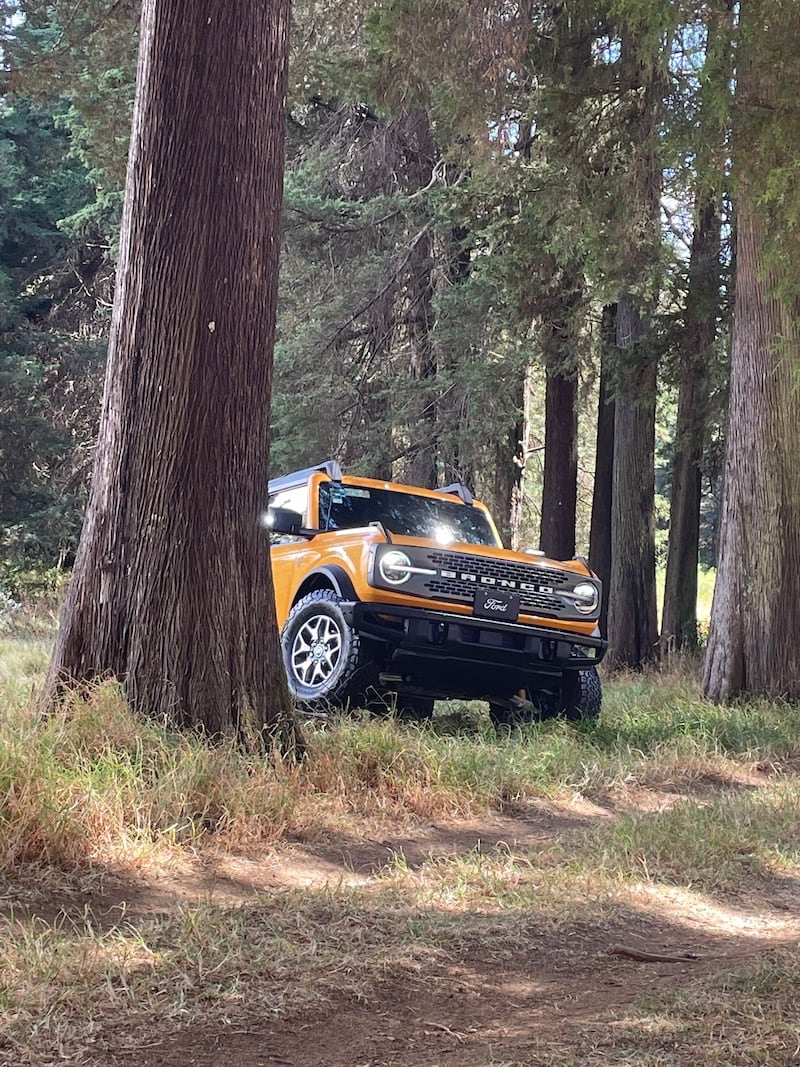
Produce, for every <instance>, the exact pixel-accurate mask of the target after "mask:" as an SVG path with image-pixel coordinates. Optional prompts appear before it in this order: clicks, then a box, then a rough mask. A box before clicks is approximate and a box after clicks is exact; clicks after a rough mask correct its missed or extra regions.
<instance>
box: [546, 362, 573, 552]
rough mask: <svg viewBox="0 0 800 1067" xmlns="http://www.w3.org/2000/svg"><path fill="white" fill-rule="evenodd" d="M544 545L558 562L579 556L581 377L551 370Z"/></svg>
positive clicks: (548, 383)
mask: <svg viewBox="0 0 800 1067" xmlns="http://www.w3.org/2000/svg"><path fill="white" fill-rule="evenodd" d="M544 425H545V429H544V484H543V487H542V523H541V535H540V539H539V542H540V545H541V547H542V548H543V549H544V551H545V552H546V553H547V555H548V556H551V557H552V558H554V559H571V558H572V556H574V554H575V513H576V509H577V499H578V376H577V373H576V372H575V371H574V370H573V371H572V372H569V371H568V372H564V371H563V370H562V369H561V368H560V367H548V368H547V384H546V386H545V424H544Z"/></svg>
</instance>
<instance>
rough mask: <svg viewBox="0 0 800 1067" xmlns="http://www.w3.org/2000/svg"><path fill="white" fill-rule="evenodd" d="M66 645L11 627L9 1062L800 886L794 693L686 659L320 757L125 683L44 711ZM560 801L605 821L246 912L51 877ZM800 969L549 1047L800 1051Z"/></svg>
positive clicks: (682, 1001)
mask: <svg viewBox="0 0 800 1067" xmlns="http://www.w3.org/2000/svg"><path fill="white" fill-rule="evenodd" d="M45 658H46V646H44V645H42V644H40V643H38V642H30V641H26V642H21V641H16V642H5V643H4V644H3V645H2V647H0V664H1V665H2V666H0V880H1V881H2V885H3V886H4V891H3V892H4V899H3V903H4V908H3V911H2V915H3V917H2V919H1V920H0V922H1V923H2V926H3V929H2V930H0V1062H8V1063H9V1064H10V1063H15V1064H16V1063H19V1064H26V1063H27V1064H46V1063H50V1062H57V1061H60V1062H71V1063H75V1064H80V1063H85V1064H100V1063H104V1062H107V1059H104V1057H106V1056H107V1051H108V1048H109V1047H110V1046H109V1042H111V1041H112V1038H113V1041H114V1043H115V1044H116V1046H117V1048H118V1049H119V1048H124V1047H125V1045H126V1043H129V1044H130V1046H131V1047H132V1048H133V1047H137V1042H139V1043H141V1040H142V1039H141V1034H142V1031H143V1030H145V1031H146V1032H147V1033H148V1034H151V1035H152V1036H153V1040H156V1039H157V1038H158V1036H159V1035H160V1034H164V1033H166V1032H168V1031H169V1030H171V1029H174V1028H175V1027H181V1026H190V1025H191V1024H192V1022H193V1021H196V1020H200V1019H202V1020H204V1021H205V1023H207V1024H208V1025H209V1026H214V1025H219V1026H220V1027H224V1026H225V1025H226V1023H225V1020H230V1019H232V1018H234V1019H243V1018H256V1017H258V1018H261V1019H263V1018H266V1017H270V1018H272V1017H275V1018H277V1017H282V1016H286V1015H291V1014H292V1013H297V1012H298V1011H304V1010H316V1009H318V1008H319V1006H320V1005H321V1004H324V1003H325V1002H327V1001H328V1000H331V999H337V998H341V997H352V998H357V997H373V996H375V995H376V993H375V991H376V990H378V989H380V988H381V985H382V983H385V982H387V981H389V980H390V979H391V981H397V980H398V977H402V976H405V977H406V978H407V979H408V980H409V981H413V980H414V979H415V976H421V975H422V974H424V973H426V972H429V971H439V972H442V973H444V972H445V971H446V970H447V967H448V966H450V965H451V964H452V961H453V960H455V959H460V958H462V957H463V956H464V955H465V954H472V955H474V956H475V957H476V958H478V959H481V960H483V959H486V960H490V959H498V958H504V959H508V960H513V959H514V958H515V953H516V954H518V953H519V946H520V943H521V942H522V941H525V939H529V940H530V939H538V942H539V943H541V944H542V945H544V944H545V943H546V942H547V939H548V938H552V939H553V944H554V945H555V946H559V945H563V944H565V943H566V944H570V945H572V946H578V947H577V948H575V951H578V950H579V949H580V946H581V945H582V944H583V943H584V941H585V942H586V948H585V958H586V960H591V958H592V957H593V954H594V955H596V953H597V951H598V944H597V941H598V939H600V942H601V946H602V943H607V942H608V937H609V936H610V935H611V932H613V931H614V930H618V929H622V930H625V929H627V925H629V924H631V923H633V924H634V925H635V923H636V922H644V921H645V920H647V921H650V919H649V918H648V917H652V916H653V915H655V913H656V910H657V909H656V907H655V905H654V903H653V902H654V901H655V900H656V897H657V896H659V897H660V903H659V907H663V906H664V900H666V899H672V900H675V899H678V897H679V896H680V899H681V900H682V901H683V904H682V907H683V913H682V916H681V917H676V916H673V918H674V921H675V922H676V923H680V922H686V923H688V922H689V919H688V918H687V916H690V915H691V913H692V910H693V909H698V908H707V909H711V908H712V906H713V907H714V908H716V909H717V913H719V914H721V915H722V914H723V913H726V912H725V909H728V910H729V912H730V914H733V910H735V908H737V907H738V908H741V907H744V904H745V903H746V904H747V907H748V908H750V909H751V910H756V911H757V910H758V909H759V908H763V909H764V910H765V912H766V911H768V910H769V908H770V907H771V904H770V903H769V902H770V901H771V900H774V899H775V897H776V894H777V895H780V893H781V892H783V893H787V894H788V895H789V896H790V897H791V899H792V900H793V901H794V902H797V900H798V899H800V895H799V894H798V889H797V885H798V881H799V880H800V846H798V842H799V841H800V779H798V774H797V771H798V767H800V722H798V717H797V716H796V715H794V714H792V713H791V711H790V710H789V709H787V708H786V707H784V706H782V705H780V704H777V703H769V702H753V703H749V704H742V705H740V706H737V707H733V708H725V709H721V708H716V707H713V706H711V705H708V704H706V703H705V702H704V701H702V700H701V699H700V697H699V694H698V692H697V685H696V681H695V680H694V678H693V677H692V675H691V673H690V672H689V671H687V670H683V671H681V672H677V673H675V674H673V675H672V676H670V677H668V678H665V677H664V676H660V677H655V676H653V677H647V676H645V677H636V678H628V679H620V680H618V681H616V682H615V683H614V684H613V685H611V686H609V687H608V689H607V698H606V707H605V710H604V712H603V716H602V717H601V720H600V722H599V723H598V724H596V725H593V726H587V727H585V728H580V729H578V730H575V729H573V728H570V727H567V726H564V725H562V724H558V723H549V724H545V725H543V726H540V727H533V728H531V729H530V730H528V731H524V732H521V733H520V734H519V735H516V736H512V737H503V738H497V737H495V736H494V734H493V733H492V732H491V730H490V728H489V725H488V721H487V717H486V715H485V711H480V710H479V709H476V708H459V707H455V708H450V709H441V710H440V714H439V716H437V719H436V720H435V722H434V723H433V724H432V725H431V726H429V727H424V728H416V727H413V726H403V725H399V724H397V723H395V722H392V721H380V720H377V721H365V722H355V721H349V720H343V721H341V722H338V723H336V724H334V725H333V726H332V727H330V728H325V727H318V726H310V727H309V731H308V733H309V758H308V759H307V760H306V761H305V762H304V763H302V764H300V765H291V764H285V763H283V762H282V761H281V760H280V759H279V758H277V757H275V756H271V757H267V758H262V757H257V756H255V755H253V754H252V753H249V752H246V751H244V750H242V749H241V748H239V747H237V746H236V745H234V744H219V745H215V746H210V745H207V744H204V743H203V742H202V741H200V740H199V739H197V738H188V737H186V736H182V735H175V734H173V733H171V732H170V731H168V730H166V729H165V728H164V727H163V725H161V724H159V723H155V722H150V721H141V720H140V719H138V718H137V717H136V716H134V715H132V714H131V713H130V711H129V710H128V708H127V707H126V705H125V703H124V701H123V700H122V698H121V695H120V693H119V692H118V691H117V689H116V688H115V687H114V686H112V685H103V686H99V687H97V689H96V690H95V691H94V692H93V693H92V694H91V696H90V698H89V699H86V700H81V699H77V698H76V699H74V700H73V701H72V702H71V703H70V704H69V705H68V706H66V707H65V708H63V709H61V710H60V711H59V712H58V713H57V714H54V715H53V716H51V717H50V718H48V719H46V720H42V719H40V718H39V717H38V716H37V715H36V714H35V713H34V711H33V706H32V704H31V703H30V693H31V689H32V687H35V685H36V684H37V679H38V678H39V677H40V674H41V671H42V669H43V667H44V664H45ZM543 801H546V802H547V804H549V805H550V806H551V807H558V808H561V809H563V810H574V811H577V810H580V811H582V812H584V813H585V812H586V811H589V812H591V811H594V810H595V809H596V810H597V812H598V813H601V814H602V818H591V817H588V816H586V817H585V819H584V823H585V825H584V826H583V827H582V828H579V829H573V830H570V832H569V833H568V834H567V833H557V832H556V833H553V834H551V835H550V836H549V838H548V839H547V840H546V841H545V842H544V843H543V844H542V846H541V847H533V846H531V847H529V848H520V847H507V848H498V849H494V850H490V851H488V852H487V851H483V850H480V849H473V850H471V851H468V852H466V853H464V854H455V855H452V856H447V857H440V858H430V859H428V860H427V861H422V862H417V863H415V864H413V865H412V864H409V863H408V862H407V861H406V859H405V857H404V856H403V855H402V853H401V852H398V854H397V856H396V857H395V860H394V862H393V864H391V865H390V868H389V869H388V870H386V871H384V872H383V873H382V874H381V875H380V877H374V878H373V879H372V880H371V881H370V882H369V884H367V885H364V886H361V887H356V888H353V887H349V888H348V887H347V886H345V885H344V884H341V885H335V886H332V887H327V888H326V887H321V888H317V889H314V890H306V891H304V892H303V893H298V892H293V891H283V890H282V891H275V892H272V893H271V894H270V895H269V897H263V898H261V899H259V900H258V902H256V903H254V904H247V905H246V906H243V907H237V908H232V907H225V906H222V905H217V904H214V903H212V902H210V901H206V902H203V903H198V904H196V905H195V906H192V907H187V906H180V907H178V906H176V907H173V908H171V909H170V910H169V912H168V913H166V914H159V915H152V914H151V915H148V914H144V913H141V912H139V913H135V912H134V911H132V910H130V909H128V910H127V911H126V910H125V909H124V908H122V909H120V911H119V912H114V913H112V914H111V915H109V914H107V913H102V914H101V913H100V912H99V911H97V909H95V911H93V910H92V908H91V907H88V908H87V909H86V910H85V911H81V909H80V908H77V909H76V908H74V907H73V908H68V909H67V912H64V911H60V910H59V908H58V907H57V906H56V907H52V908H51V909H50V911H48V910H47V902H48V900H49V899H50V898H51V897H53V895H56V896H58V899H60V900H61V901H63V900H64V899H67V898H68V894H69V893H72V895H73V897H76V896H77V895H78V894H79V892H80V893H83V894H85V893H87V892H88V893H92V892H97V891H99V890H100V889H101V888H102V883H103V879H107V878H108V877H109V872H111V873H112V874H115V875H117V876H118V875H120V874H126V873H127V875H128V876H130V875H131V873H132V872H137V871H140V872H145V873H146V872H147V871H148V870H154V869H155V868H156V866H159V867H162V868H164V867H167V868H168V867H169V866H170V865H172V866H177V865H179V864H180V863H181V862H184V861H185V862H190V861H194V860H196V859H197V857H199V858H200V859H201V860H202V858H203V857H204V856H211V855H213V854H215V853H219V852H227V853H235V854H247V855H249V856H256V857H257V856H259V855H264V854H265V853H267V852H268V851H269V850H270V849H271V848H273V847H275V846H276V844H277V843H279V842H280V841H282V840H286V839H287V838H291V839H294V840H297V839H301V840H303V839H305V840H309V839H317V840H324V839H325V836H326V834H331V833H336V834H339V835H347V836H348V837H349V838H351V839H358V838H360V837H362V836H363V835H364V834H367V833H376V832H378V831H380V833H381V834H382V835H383V836H385V837H389V838H391V837H392V836H398V835H400V834H401V833H402V832H403V831H405V830H407V829H408V828H409V827H410V826H412V825H413V824H414V822H415V821H419V820H423V821H424V820H443V819H450V818H461V817H467V816H471V817H473V818H474V817H476V816H479V815H482V814H485V813H487V812H491V811H497V810H502V809H504V808H505V809H507V810H508V809H510V810H516V809H518V808H523V809H524V807H525V805H527V804H531V803H533V802H543ZM65 894H66V896H65ZM670 894H672V897H670ZM681 895H682V896H681ZM37 908H38V910H39V912H40V914H42V915H43V916H44V917H43V918H36V917H35V912H36V910H37ZM67 914H68V915H69V917H67ZM790 918H791V916H789V917H788V918H787V920H786V921H787V923H788V922H789V919H790ZM724 921H725V920H724V917H723V918H721V919H719V923H720V929H722V926H723V925H724ZM771 921H772V920H771ZM774 923H775V924H777V925H775V929H776V930H777V929H778V928H779V926H780V921H779V919H774ZM787 928H788V927H787ZM718 933H719V931H718ZM715 936H716V935H715ZM776 936H777V935H776ZM553 951H557V948H554V950H553ZM580 951H584V950H583V949H580ZM759 951H761V952H763V946H762V948H761V949H759ZM587 966H588V964H587ZM704 982H706V984H704ZM799 986H800V960H798V957H797V954H796V953H794V952H792V951H790V950H788V949H783V950H780V951H778V950H776V951H771V952H770V953H769V954H768V955H766V956H764V957H763V958H760V959H756V960H754V961H752V963H748V962H747V961H745V963H743V964H742V966H739V967H737V968H736V970H735V972H734V970H733V969H732V966H731V965H730V963H726V964H725V966H724V967H722V969H721V970H720V973H719V974H718V975H717V977H716V978H715V979H714V980H713V982H712V981H710V980H708V981H707V980H705V979H703V980H700V981H699V984H697V985H696V986H692V987H690V988H689V990H688V992H686V993H681V994H678V995H675V996H673V997H671V998H669V997H668V998H666V999H662V1000H659V1001H658V1002H647V1003H644V1004H642V1005H640V1006H639V1007H638V1008H636V1009H635V1010H633V1009H632V1010H631V1012H630V1013H629V1014H627V1015H626V1016H624V1017H618V1018H616V1019H615V1020H609V1019H605V1020H604V1022H603V1026H602V1028H601V1029H600V1030H598V1029H597V1027H596V1026H595V1027H594V1028H593V1027H592V1026H585V1027H581V1026H578V1027H575V1028H574V1033H573V1034H572V1036H571V1037H570V1040H569V1042H568V1045H565V1046H564V1047H563V1048H561V1049H560V1050H559V1051H558V1054H557V1055H556V1053H553V1057H552V1058H550V1059H548V1058H547V1057H548V1056H549V1055H550V1054H549V1053H548V1052H547V1050H542V1052H541V1055H540V1056H539V1059H538V1060H537V1062H541V1063H543V1064H545V1063H552V1064H556V1063H559V1064H566V1063H572V1062H575V1063H578V1062H581V1063H588V1064H589V1065H590V1067H591V1065H592V1064H595V1063H596V1064H600V1063H601V1062H603V1063H605V1062H615V1063H636V1064H640V1065H644V1064H651V1063H652V1064H654V1065H655V1064H659V1065H661V1064H665V1065H666V1064H677V1065H680V1067H689V1065H690V1064H691V1065H693V1064H717V1063H719V1064H722V1063H734V1064H739V1063H741V1064H748V1065H749V1064H751V1063H752V1064H756V1063H770V1064H772V1063H775V1064H778V1063H791V1062H794V1061H793V1060H792V1059H791V1055H796V1053H795V1052H793V1051H792V1049H791V1048H790V1046H791V1045H792V1040H791V1034H792V1032H793V1028H794V1032H797V1027H798V1021H799V1020H798V1017H797V1009H796V1008H795V1005H796V1003H797V993H798V987H799ZM746 1032H753V1033H755V1034H756V1036H757V1040H758V1042H760V1047H762V1048H763V1049H764V1050H765V1051H764V1052H763V1055H762V1058H761V1059H759V1058H757V1056H758V1055H759V1054H758V1053H757V1052H756V1051H754V1048H753V1041H752V1040H751V1041H750V1044H749V1045H748V1046H747V1047H746V1048H739V1050H738V1051H737V1049H736V1048H735V1045H736V1042H737V1041H738V1042H739V1043H740V1044H742V1042H743V1041H744V1035H745V1033H746ZM698 1049H700V1051H698ZM726 1056H727V1057H728V1058H727V1059H726V1058H725V1057H726ZM737 1056H738V1057H739V1058H738V1059H737V1058H736V1057H737ZM748 1056H750V1058H747V1057H748ZM782 1056H783V1057H784V1058H783V1059H781V1057H782ZM3 1057H5V1059H4V1058H3ZM704 1057H705V1058H704ZM715 1057H716V1058H715ZM496 1062H497V1063H498V1064H499V1063H500V1062H501V1061H500V1060H497V1061H496ZM503 1062H507V1063H508V1064H511V1063H516V1062H520V1063H521V1062H522V1061H515V1060H513V1059H511V1058H510V1059H508V1061H503Z"/></svg>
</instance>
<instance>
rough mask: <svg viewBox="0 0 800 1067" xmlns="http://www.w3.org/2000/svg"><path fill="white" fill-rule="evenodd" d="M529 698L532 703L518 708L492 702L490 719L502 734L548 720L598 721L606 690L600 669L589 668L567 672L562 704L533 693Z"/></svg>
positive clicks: (562, 690)
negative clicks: (602, 682)
mask: <svg viewBox="0 0 800 1067" xmlns="http://www.w3.org/2000/svg"><path fill="white" fill-rule="evenodd" d="M527 697H528V702H527V703H526V704H525V705H524V706H522V707H516V708H514V707H511V708H508V707H506V706H505V705H504V704H498V703H495V702H493V701H489V717H490V718H491V720H492V722H493V724H494V727H495V729H496V730H497V731H498V732H502V731H508V730H513V729H514V728H515V727H518V726H525V725H527V724H528V723H532V722H543V721H544V720H545V719H554V718H559V719H566V720H567V721H568V722H582V721H586V720H590V719H596V718H597V716H598V715H599V714H600V709H601V707H602V703H603V688H602V685H601V683H600V675H599V674H598V673H597V668H596V667H587V668H586V669H585V670H578V671H565V672H564V677H563V679H562V683H561V700H560V701H559V702H556V700H555V698H554V697H552V696H550V697H545V698H537V694H536V693H535V692H534V691H532V690H529V691H528V693H527Z"/></svg>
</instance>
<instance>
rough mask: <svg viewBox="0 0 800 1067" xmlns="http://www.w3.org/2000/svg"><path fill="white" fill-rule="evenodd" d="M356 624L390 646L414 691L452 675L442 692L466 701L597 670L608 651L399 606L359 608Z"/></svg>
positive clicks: (594, 643)
mask: <svg viewBox="0 0 800 1067" xmlns="http://www.w3.org/2000/svg"><path fill="white" fill-rule="evenodd" d="M352 621H353V626H354V628H355V629H356V630H357V631H358V632H359V633H361V634H363V635H365V636H367V637H370V638H375V639H378V640H381V641H384V642H386V645H387V648H388V650H389V661H390V662H391V664H392V665H393V666H394V667H396V668H397V670H398V671H399V672H400V673H402V674H404V675H407V676H408V679H409V681H410V682H411V683H412V684H414V683H415V682H416V683H419V684H423V685H424V684H427V683H429V682H430V681H431V680H432V679H437V680H439V681H440V682H441V681H442V676H443V673H444V672H446V673H447V677H448V682H447V684H446V685H437V686H436V688H441V689H442V690H443V691H444V690H445V689H447V690H448V691H451V692H454V693H455V692H460V693H461V694H462V695H468V694H470V693H474V692H476V691H481V692H482V691H484V690H485V689H486V686H487V683H489V682H490V688H492V689H493V690H495V691H496V686H497V682H499V681H500V680H502V687H503V690H505V691H508V692H511V691H513V690H514V689H516V688H517V687H518V686H519V687H522V686H523V685H525V683H526V682H527V680H529V679H530V678H531V676H532V675H540V676H542V675H545V676H546V675H549V676H560V675H561V674H562V673H563V672H564V671H565V670H580V669H582V668H584V669H585V668H588V667H594V666H596V665H597V664H598V663H599V662H600V660H601V659H602V658H603V656H604V654H605V651H606V648H607V642H606V641H605V640H604V639H603V638H601V637H591V636H587V635H585V634H580V633H567V632H565V631H564V630H556V629H551V628H549V627H545V626H530V625H526V624H524V623H519V622H515V623H510V622H498V621H495V620H492V619H481V618H476V617H474V616H471V615H456V614H452V613H450V612H446V611H430V610H425V609H419V608H409V607H397V606H396V605H394V604H374V603H365V602H363V601H358V602H356V603H355V604H353V605H352Z"/></svg>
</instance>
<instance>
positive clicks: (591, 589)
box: [572, 582, 598, 615]
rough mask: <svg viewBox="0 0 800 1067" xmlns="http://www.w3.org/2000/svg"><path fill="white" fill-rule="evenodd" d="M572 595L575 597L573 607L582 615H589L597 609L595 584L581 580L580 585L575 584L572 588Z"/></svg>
mask: <svg viewBox="0 0 800 1067" xmlns="http://www.w3.org/2000/svg"><path fill="white" fill-rule="evenodd" d="M572 595H573V596H574V597H575V607H576V608H577V609H578V611H580V612H581V613H582V614H583V615H591V613H592V612H593V611H596V610H597V603H598V595H597V586H596V585H591V583H589V582H581V583H580V585H576V586H575V588H574V589H573V590H572Z"/></svg>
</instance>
